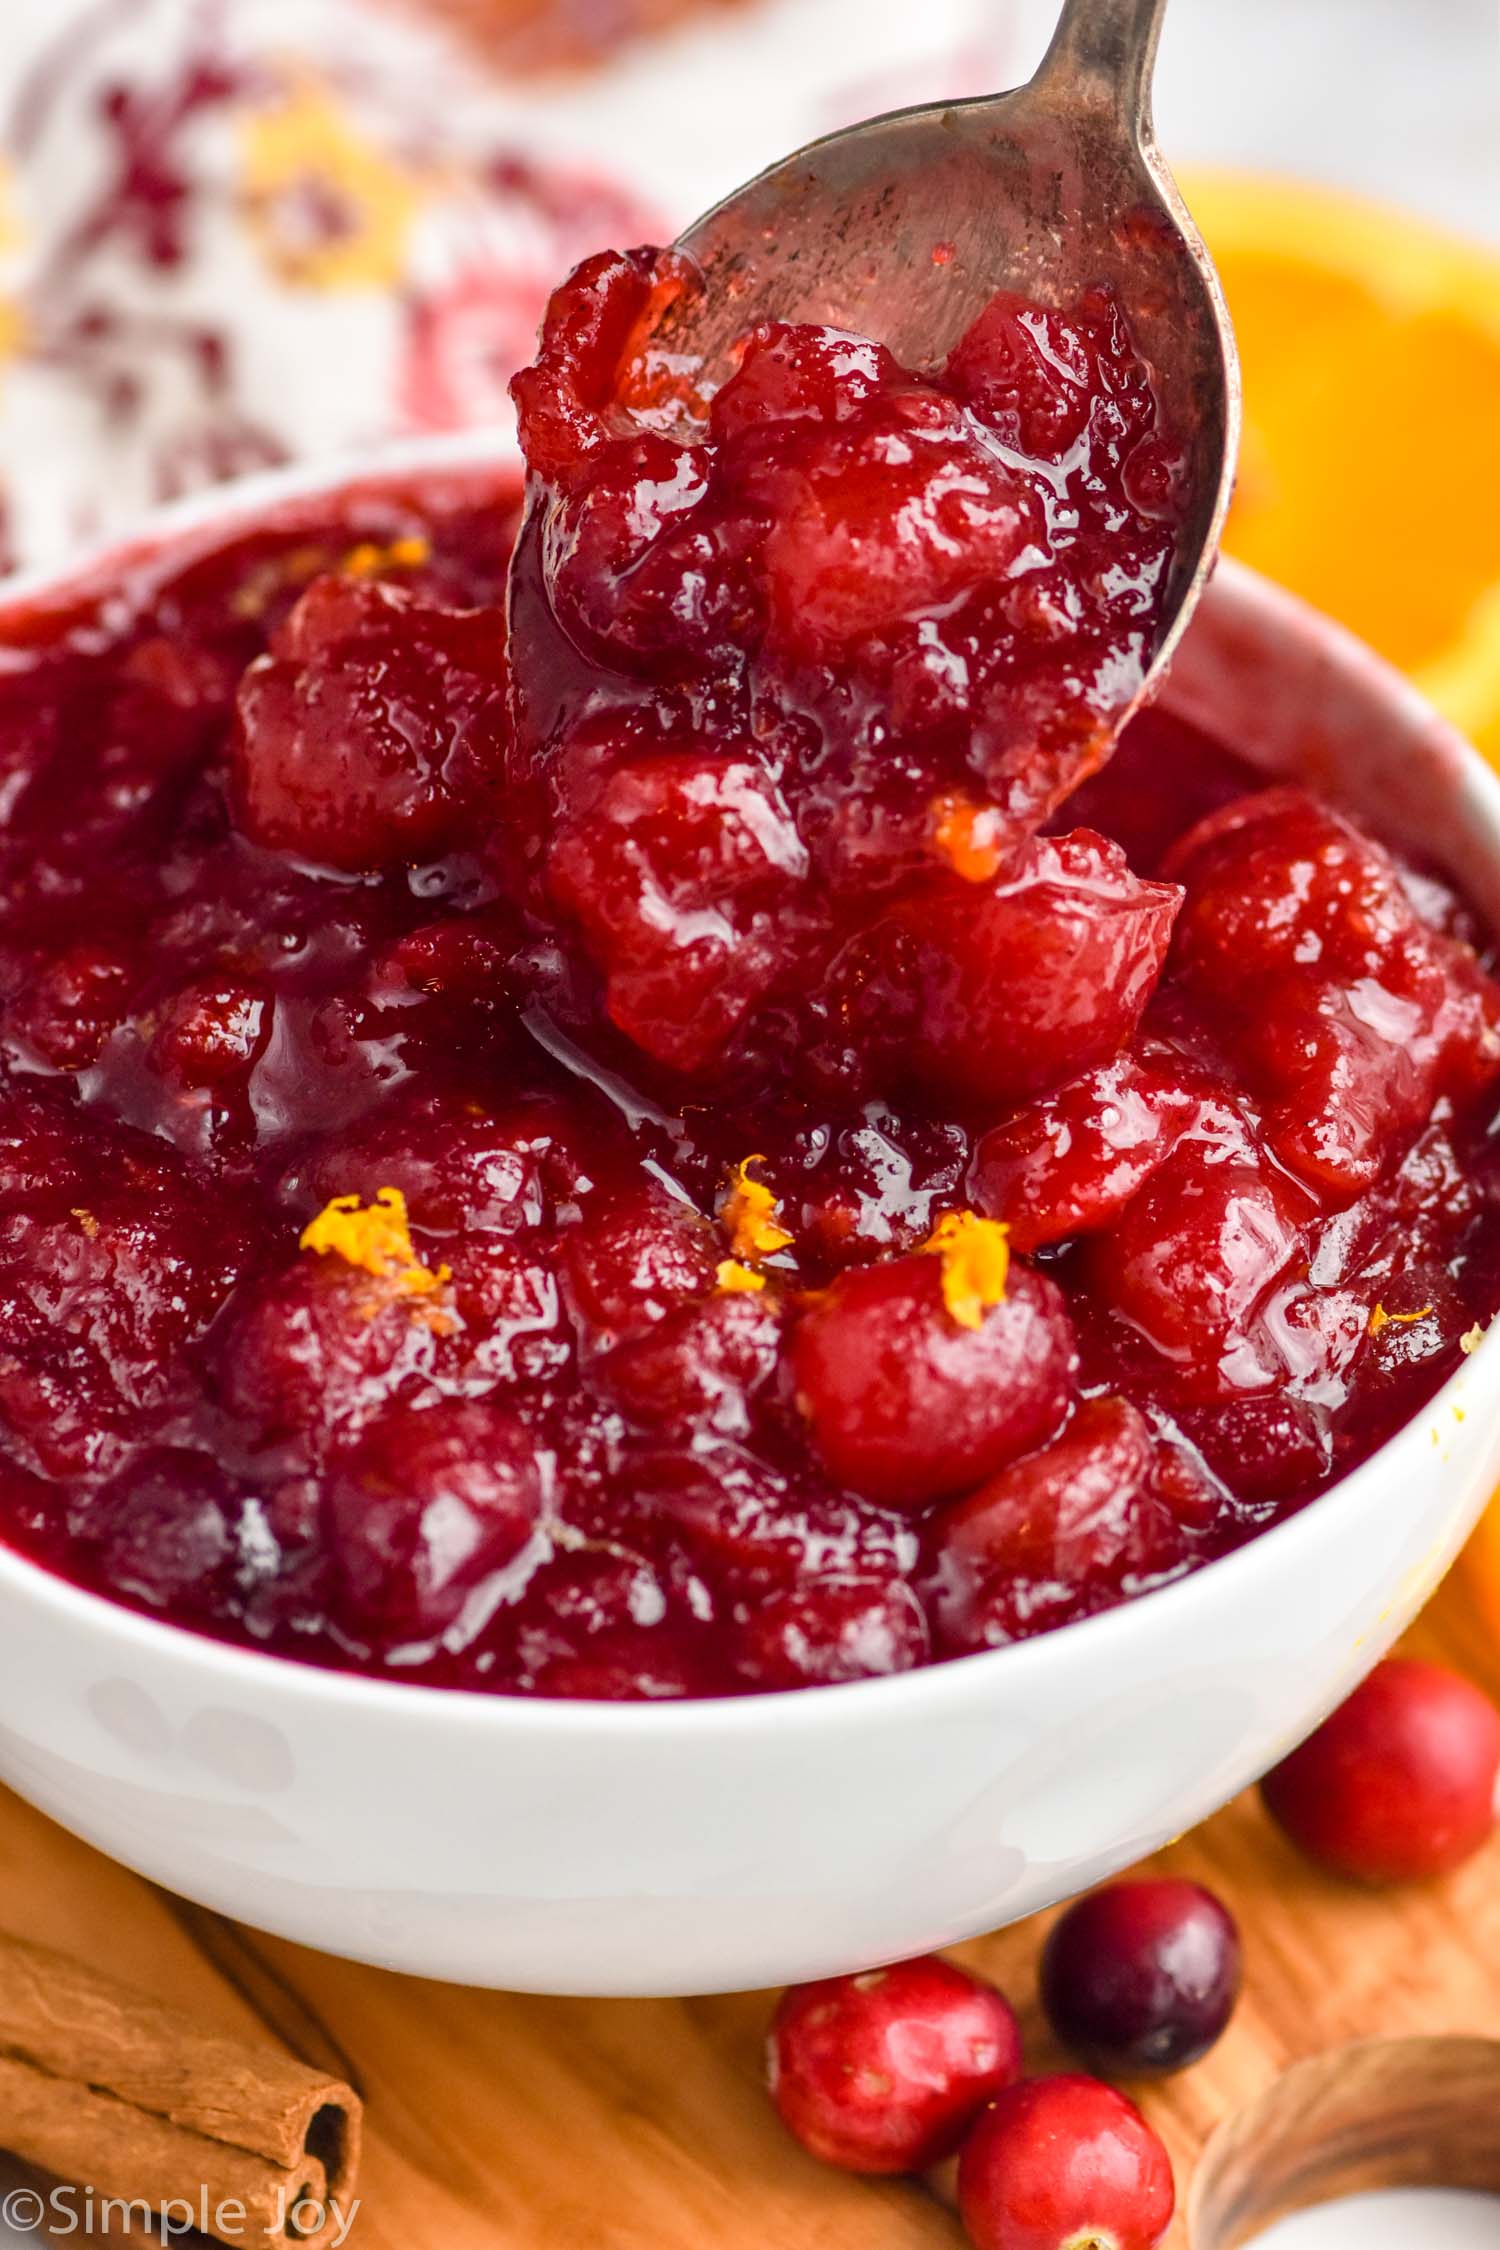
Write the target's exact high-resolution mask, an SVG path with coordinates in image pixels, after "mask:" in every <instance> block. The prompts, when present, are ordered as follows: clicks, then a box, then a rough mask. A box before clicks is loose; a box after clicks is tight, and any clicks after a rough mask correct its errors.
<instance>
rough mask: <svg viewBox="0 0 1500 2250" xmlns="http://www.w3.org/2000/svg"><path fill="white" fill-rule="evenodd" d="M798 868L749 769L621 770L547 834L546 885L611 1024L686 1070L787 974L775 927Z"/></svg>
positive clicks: (736, 761) (786, 831) (675, 758)
mask: <svg viewBox="0 0 1500 2250" xmlns="http://www.w3.org/2000/svg"><path fill="white" fill-rule="evenodd" d="M806 867H807V854H806V851H805V848H804V846H803V844H802V842H801V839H800V838H799V837H798V835H797V832H796V829H795V828H794V827H793V826H792V823H791V820H790V818H789V816H788V814H787V811H786V807H785V805H784V804H782V803H781V802H780V801H779V796H778V793H777V792H776V790H775V789H774V788H773V787H772V786H771V784H770V783H769V781H768V780H767V778H766V777H765V775H764V774H762V773H761V772H760V770H759V769H758V767H756V766H755V765H753V764H751V763H749V762H748V761H747V760H745V759H743V758H734V757H727V758H726V757H695V756H693V755H692V754H691V753H689V752H687V751H682V752H679V753H677V754H674V755H672V756H657V757H653V758H649V759H646V758H642V759H636V760H634V761H632V762H631V763H629V764H626V765H623V766H621V767H619V768H617V770H616V771H615V772H614V773H613V774H612V775H611V776H610V778H609V780H608V781H607V782H606V783H605V785H604V788H603V790H602V792H601V794H600V796H599V798H598V800H597V802H596V803H595V804H594V805H593V807H592V808H591V810H590V811H589V812H588V813H587V814H586V815H585V816H584V817H583V818H581V819H580V820H578V821H576V822H573V823H571V824H569V825H567V826H565V827H563V828H562V829H561V831H560V832H559V834H558V835H557V837H556V839H555V840H554V842H553V844H552V846H551V849H550V852H549V855H548V881H549V884H550V887H551V892H552V896H553V898H554V900H555V901H556V902H557V904H558V905H559V906H560V907H562V908H563V909H564V910H565V911H566V912H568V913H570V914H573V915H575V916H576V917H577V919H578V920H579V922H581V924H582V925H583V929H584V932H585V935H586V937H587V940H588V944H589V948H590V951H591V952H592V953H593V955H594V958H595V960H596V961H597V962H598V964H599V966H600V968H601V969H602V970H603V972H604V976H605V983H606V992H607V999H608V1008H609V1014H610V1017H611V1020H612V1021H613V1022H614V1023H616V1024H618V1026H619V1027H620V1029H621V1030H622V1031H624V1032H625V1033H626V1034H627V1035H628V1036H629V1037H630V1038H632V1039H634V1040H635V1041H636V1043H637V1045H639V1046H641V1047H643V1048H644V1049H645V1050H646V1052H647V1053H648V1054H650V1055H654V1056H655V1057H656V1058H657V1060H658V1061H661V1062H665V1063H670V1064H671V1065H673V1067H674V1068H676V1069H678V1070H692V1069H694V1068H696V1067H697V1066H698V1065H700V1064H702V1063H704V1062H705V1061H707V1060H708V1059H709V1057H710V1056H712V1055H713V1054H715V1053H716V1052H717V1051H718V1049H719V1048H720V1047H722V1046H723V1044H724V1042H725V1040H726V1039H727V1038H728V1036H729V1034H730V1033H731V1032H732V1031H733V1030H734V1028H735V1026H736V1024H737V1023H739V1021H740V1020H741V1018H742V1017H743V1016H744V1015H745V1014H746V1012H747V1011H748V1010H749V1009H750V1008H751V1007H752V1006H753V1004H754V1003H755V1002H756V1001H757V1000H758V999H759V998H760V997H761V996H762V994H763V993H764V992H765V991H766V990H767V989H768V988H769V986H770V985H771V983H772V982H773V980H774V979H775V977H776V976H777V974H778V972H779V971H780V970H781V969H782V968H783V966H784V963H785V958H786V938H785V931H784V923H783V917H784V915H785V911H786V906H787V902H788V899H789V896H790V895H791V894H792V893H793V892H794V890H795V887H796V885H797V883H798V882H799V881H800V880H801V878H802V876H803V875H805V873H806Z"/></svg>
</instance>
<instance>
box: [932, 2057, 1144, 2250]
mask: <svg viewBox="0 0 1500 2250" xmlns="http://www.w3.org/2000/svg"><path fill="white" fill-rule="evenodd" d="M1176 2201H1177V2193H1176V2187H1175V2184H1174V2182H1173V2179H1172V2165H1171V2160H1170V2158H1169V2157H1168V2155H1167V2152H1166V2150H1165V2149H1164V2148H1163V2147H1162V2144H1161V2142H1160V2140H1159V2139H1158V2138H1157V2136H1156V2134H1155V2133H1153V2132H1152V2130H1151V2127H1150V2126H1149V2125H1148V2124H1147V2123H1146V2120H1145V2119H1144V2117H1142V2115H1141V2113H1140V2111H1139V2110H1138V2109H1137V2108H1136V2107H1135V2106H1134V2104H1133V2103H1131V2102H1128V2101H1127V2100H1126V2099H1125V2096H1124V2095H1123V2094H1117V2093H1116V2092H1115V2090H1114V2088H1113V2087H1111V2086H1105V2085H1102V2084H1101V2083H1100V2081H1099V2080H1098V2079H1097V2078H1084V2077H1080V2076H1074V2075H1069V2074H1064V2075H1060V2076H1058V2077H1055V2078H1032V2079H1028V2080H1027V2081H1026V2083H1025V2084H1024V2085H1020V2086H1012V2087H1009V2088H1008V2089H1007V2090H1006V2091H1005V2092H1004V2093H1003V2094H1001V2095H1000V2096H999V2097H998V2098H997V2099H996V2100H995V2101H994V2102H992V2103H991V2104H990V2106H989V2108H988V2109H986V2110H985V2112H984V2113H983V2115H982V2116H981V2117H980V2119H979V2121H978V2123H977V2124H976V2125H975V2127H974V2129H973V2131H972V2132H971V2133H970V2135H969V2137H968V2139H967V2141H966V2142H965V2143H964V2147H963V2153H962V2154H961V2155H960V2157H959V2160H958V2208H959V2212H960V2215H961V2217H962V2219H963V2223H964V2229H965V2232H966V2233H967V2234H968V2237H969V2240H970V2242H971V2243H972V2244H973V2245H974V2250H1092V2246H1093V2245H1094V2244H1096V2243H1097V2244H1098V2245H1100V2246H1101V2250H1156V2244H1157V2243H1159V2242H1160V2241H1161V2239H1162V2236H1163V2235H1164V2234H1165V2233H1166V2231H1167V2228H1168V2227H1169V2226H1170V2225H1171V2223H1172V2213H1173V2210H1174V2209H1175V2207H1176Z"/></svg>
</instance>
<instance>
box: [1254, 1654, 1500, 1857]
mask: <svg viewBox="0 0 1500 2250" xmlns="http://www.w3.org/2000/svg"><path fill="white" fill-rule="evenodd" d="M1261 1787H1262V1793H1263V1795H1264V1797H1265V1801H1266V1805H1267V1808H1268V1809H1269V1811H1270V1812H1271V1814H1272V1815H1273V1817H1274V1818H1275V1819H1276V1820H1277V1821H1278V1822H1279V1823H1280V1825H1281V1827H1283V1828H1284V1829H1285V1830H1286V1833H1287V1834H1288V1836H1290V1837H1291V1839H1292V1841H1293V1843H1294V1844H1296V1845H1297V1846H1298V1848H1299V1849H1300V1850H1302V1851H1304V1852H1306V1854H1307V1856H1308V1857H1309V1859H1313V1860H1316V1862H1317V1863H1318V1865H1319V1866H1320V1867H1326V1868H1328V1869H1329V1870H1330V1871H1331V1872H1332V1873H1334V1874H1336V1875H1346V1876H1348V1877H1350V1878H1351V1880H1353V1881H1354V1882H1358V1883H1412V1882H1421V1881H1423V1880H1424V1879H1426V1878H1427V1877H1430V1876H1435V1875H1446V1874H1449V1873H1451V1871H1452V1870H1453V1869H1454V1868H1456V1867H1461V1866H1462V1865H1463V1863H1464V1862H1465V1860H1467V1859H1471V1858H1472V1857H1473V1855H1474V1854H1475V1852H1477V1851H1478V1850H1480V1848H1481V1847H1482V1846H1483V1845H1484V1844H1485V1843H1486V1842H1487V1841H1488V1839H1489V1837H1490V1836H1491V1834H1492V1833H1493V1832H1494V1828H1495V1819H1496V1809H1497V1802H1500V1711H1497V1710H1496V1708H1495V1705H1494V1704H1493V1703H1492V1702H1491V1701H1490V1699H1489V1697H1488V1696H1487V1695H1484V1694H1482V1693H1481V1691H1480V1690H1479V1689H1478V1688H1477V1687H1475V1686H1473V1685H1472V1683H1471V1682H1470V1681H1468V1680H1465V1679H1462V1678H1460V1676H1459V1675H1458V1673H1456V1672H1449V1671H1446V1670H1445V1669H1444V1668H1443V1667H1442V1666H1441V1665H1437V1664H1422V1663H1418V1662H1417V1661H1416V1660H1415V1659H1413V1658H1410V1657H1393V1658H1391V1659H1390V1660H1389V1661H1387V1662H1386V1663H1384V1664H1381V1665H1377V1667H1376V1669H1375V1670H1374V1671H1373V1672H1372V1673H1371V1674H1370V1676H1369V1678H1368V1679H1367V1680H1366V1681H1365V1682H1364V1684H1363V1686H1361V1687H1358V1688H1356V1689H1355V1691H1354V1693H1353V1695H1352V1696H1351V1697H1350V1698H1349V1700H1348V1702H1347V1703H1345V1704H1342V1705H1341V1706H1340V1708H1339V1709H1338V1710H1337V1711H1335V1712H1334V1714H1333V1717H1332V1718H1331V1719H1327V1720H1325V1721H1324V1723H1323V1725H1322V1726H1321V1727H1319V1728H1318V1730H1317V1732H1316V1733H1315V1734H1312V1735H1309V1737H1308V1739H1307V1741H1306V1742H1304V1743H1303V1744H1302V1746H1301V1748H1300V1749H1298V1750H1294V1751H1293V1752H1292V1754H1291V1756H1290V1757H1289V1758H1286V1759H1284V1760H1283V1761H1282V1763H1281V1764H1280V1765H1279V1766H1276V1767H1275V1768H1274V1769H1273V1770H1272V1771H1271V1772H1270V1773H1268V1774H1267V1776H1266V1778H1265V1781H1264V1782H1263V1783H1262V1785H1261Z"/></svg>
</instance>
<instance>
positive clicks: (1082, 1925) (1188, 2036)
mask: <svg viewBox="0 0 1500 2250" xmlns="http://www.w3.org/2000/svg"><path fill="white" fill-rule="evenodd" d="M1041 1984H1042V2004H1043V2006H1044V2007H1045V2009H1046V2011H1047V2016H1048V2020H1049V2021H1050V2023H1051V2025H1052V2028H1053V2030H1054V2031H1055V2032H1056V2033H1057V2035H1058V2037H1059V2038H1060V2039H1061V2040H1063V2041H1064V2043H1065V2044H1066V2045H1067V2046H1069V2047H1071V2048H1072V2049H1073V2050H1074V2052H1075V2053H1076V2054H1079V2055H1081V2056H1082V2057H1083V2059H1084V2060H1085V2061H1086V2062H1088V2063H1090V2064H1092V2065H1093V2066H1094V2067H1095V2068H1097V2069H1102V2070H1109V2071H1111V2072H1113V2073H1115V2074H1116V2075H1118V2076H1120V2077H1125V2078H1143V2077H1149V2078H1154V2077H1159V2076H1164V2075H1166V2074H1167V2073H1168V2072H1170V2071H1174V2070H1185V2069H1186V2068H1187V2066H1188V2064H1189V2063H1194V2062H1196V2061H1197V2060H1198V2058H1199V2057H1200V2055H1206V2054H1207V2052H1208V2050H1209V2048H1210V2047H1211V2046H1212V2045H1213V2044H1214V2042H1215V2040H1216V2039H1217V2038H1218V2037H1219V2036H1220V2034H1221V2032H1222V2031H1223V2029H1224V2027H1225V2025H1226V2024H1227V2023H1228V2021H1229V2018H1230V2016H1231V2015H1232V2014H1233V2012H1234V2004H1235V2001H1236V2000H1237V1999H1238V1997H1239V1989H1240V1938H1239V1931H1238V1930H1237V1929H1236V1927H1235V1923H1234V1918H1233V1916H1232V1915H1231V1914H1230V1913H1229V1911H1228V1909H1227V1908H1226V1907H1225V1906H1223V1905H1222V1904H1221V1903H1220V1901H1219V1900H1218V1899H1216V1898H1215V1897H1214V1895H1213V1893H1212V1891H1206V1890H1204V1888H1203V1886H1202V1885H1201V1884H1199V1883H1187V1882H1183V1881H1181V1880H1179V1879H1177V1878H1175V1877H1172V1876H1158V1877H1155V1878H1150V1877H1146V1878H1142V1879H1140V1880H1138V1881H1136V1882H1131V1883H1114V1884H1111V1885H1110V1886H1109V1887H1108V1888H1107V1889H1105V1890H1102V1891H1094V1892H1093V1893H1092V1894H1091V1895H1090V1896H1089V1897H1088V1898H1081V1899H1079V1900H1077V1901H1076V1903H1075V1904H1074V1905H1072V1906H1070V1907H1068V1908H1067V1910H1066V1911H1065V1912H1064V1913H1063V1914H1062V1915H1061V1916H1060V1917H1059V1918H1058V1920H1057V1921H1056V1922H1054V1924H1053V1925H1052V1929H1051V1931H1050V1932H1049V1934H1048V1937H1047V1943H1046V1946H1045V1948H1044V1949H1043V1953H1042V1972H1041Z"/></svg>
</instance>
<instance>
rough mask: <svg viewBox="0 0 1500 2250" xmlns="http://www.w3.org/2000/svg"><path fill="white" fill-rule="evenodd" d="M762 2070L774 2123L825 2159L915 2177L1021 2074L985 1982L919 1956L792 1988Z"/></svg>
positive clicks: (1012, 2037) (1013, 2039)
mask: <svg viewBox="0 0 1500 2250" xmlns="http://www.w3.org/2000/svg"><path fill="white" fill-rule="evenodd" d="M766 2067H767V2077H768V2079H769V2082H770V2088H771V2099H772V2100H773V2101H774V2102H775V2104H776V2108H777V2110H778V2112H779V2113H780V2116H781V2120H782V2123H783V2124H784V2125H786V2126H787V2127H788V2129H789V2130H790V2131H791V2132H793V2133H795V2135H796V2137H797V2139H798V2140H799V2141H800V2142H801V2143H802V2145H803V2147H804V2148H806V2149H810V2150H811V2151H812V2153H813V2155H814V2156H819V2157H821V2158H822V2159H823V2161H824V2163H825V2164H838V2165H841V2166H842V2167H843V2168H844V2170H845V2171H849V2172H917V2171H920V2170H921V2169H922V2168H923V2167H924V2166H925V2165H928V2164H934V2163H936V2162H937V2160H938V2159H939V2158H940V2157H943V2156H948V2155H951V2153H952V2151H953V2150H954V2149H955V2148H956V2147H957V2146H958V2144H959V2141H960V2140H961V2139H962V2137H963V2134H964V2131H965V2128H966V2127H967V2126H968V2125H969V2123H970V2122H971V2120H972V2119H973V2118H974V2117H975V2116H976V2114H977V2113H978V2111H979V2110H980V2109H981V2107H982V2106H983V2104H984V2103H985V2102H986V2101H988V2100H989V2099H990V2097H991V2096H992V2095H994V2094H997V2093H999V2092H1000V2091H1001V2089H1002V2088H1004V2087H1007V2086H1009V2085H1011V2084H1012V2082H1013V2081H1014V2080H1015V2079H1016V2078H1017V2077H1018V2076H1019V2074H1020V2069H1021V2035H1020V2032H1019V2030H1018V2029H1017V2026H1016V2019H1015V2017H1014V2016H1013V2015H1012V2013H1011V2011H1010V2008H1009V2007H1008V2006H1007V2004H1006V2002H1005V2000H1004V1999H1003V1998H1002V1997H1001V1995H1000V1994H999V1993H998V1992H996V1991H995V1989H994V1987H993V1986H992V1985H987V1984H982V1983H981V1982H980V1981H979V1979H978V1978H977V1977H971V1976H969V1975H968V1974H966V1972H965V1971H964V1970H962V1969H959V1968H955V1966H954V1965H953V1963H952V1962H951V1961H944V1960H941V1959H939V1958H938V1957H937V1956H936V1955H934V1954H925V1955H923V1956H922V1957H920V1958H919V1959H917V1960H914V1961H898V1962H897V1963H896V1965H895V1967H894V1968H889V1969H871V1970H868V1971H867V1972H865V1973H864V1974H863V1975H859V1976H845V1977H828V1978H826V1979H824V1980H823V1981H822V1982H821V1983H818V1984H798V1985H793V1986H792V1988H791V1990H790V1991H789V1992H788V1993H787V1994H786V1995H785V1997H784V1998H783V1999H782V2001H781V2004H780V2006H779V2007H778V2008H777V2010H776V2014H775V2016H774V2017H773V2019H772V2022H771V2032H770V2041H769V2046H768V2052H767V2065H766Z"/></svg>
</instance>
